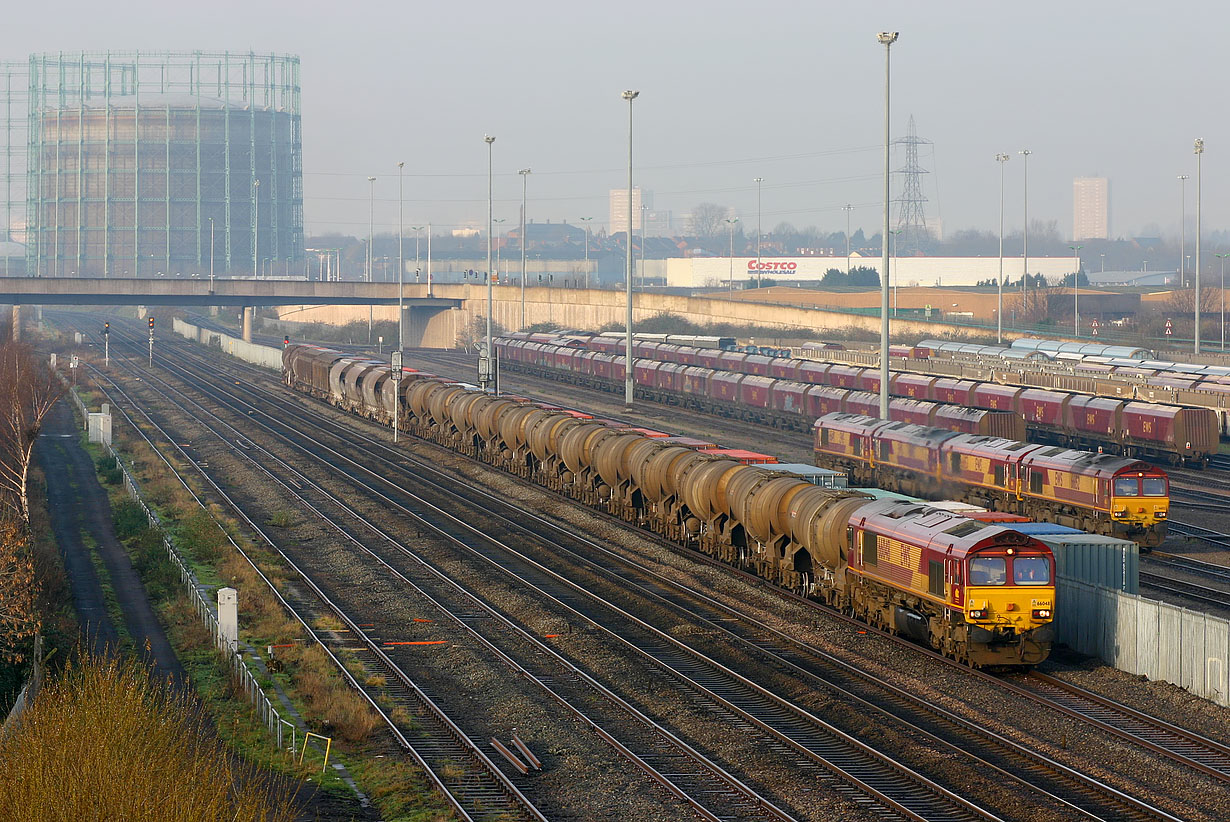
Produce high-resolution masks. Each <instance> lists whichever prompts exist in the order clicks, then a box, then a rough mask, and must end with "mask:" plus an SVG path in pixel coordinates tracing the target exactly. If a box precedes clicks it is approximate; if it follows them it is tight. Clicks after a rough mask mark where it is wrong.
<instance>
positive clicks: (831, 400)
mask: <svg viewBox="0 0 1230 822" xmlns="http://www.w3.org/2000/svg"><path fill="white" fill-rule="evenodd" d="M495 345H496V350H497V351H498V352H499V356H500V362H501V367H502V368H505V369H508V370H513V371H523V372H526V373H532V374H537V375H539V376H547V377H550V378H551V379H556V380H561V381H564V382H570V383H573V384H575V385H583V386H586V387H588V388H597V389H601V390H605V391H615V392H622V391H623V390H624V361H623V357H622V356H620V355H617V354H599V353H595V352H589V351H584V350H581V349H578V348H572V347H569V346H567V345H555V344H552V343H539V342H530V341H526V340H514V339H506V338H500V339H497V340H496V341H495ZM633 381H634V383H635V385H636V392H637V395H638V396H642V397H645V398H647V399H651V400H654V401H655V402H661V403H664V404H667V405H677V406H680V407H683V408H690V409H695V410H698V411H704V412H705V413H709V414H717V415H719V416H724V417H732V418H735V419H742V420H749V421H752V422H759V423H763V424H766V425H772V426H774V427H775V428H781V429H785V430H794V431H802V432H804V433H811V429H812V422H813V421H814V420H815V419H816V417H820V416H823V415H824V414H828V413H831V412H834V411H847V412H851V413H860V414H871V413H877V411H876V409H879V407H880V399H879V397H878V396H877V395H875V394H871V393H869V392H866V391H858V390H853V389H847V388H832V387H829V386H823V385H808V384H806V383H801V382H797V381H795V380H790V379H776V378H774V377H766V376H756V375H751V374H740V373H737V372H731V371H722V370H714V369H712V368H705V367H703V366H699V365H681V364H678V363H670V362H659V361H657V360H650V359H640V360H637V361H636V365H635V367H634V368H633ZM889 416H890V418H891V419H894V420H899V421H902V422H910V423H918V424H921V425H934V426H938V427H940V428H947V429H949V430H952V431H959V432H962V433H966V434H986V435H990V436H997V437H1007V438H1009V439H1024V438H1025V421H1024V420H1022V419H1021V417H1019V416H1018V415H1017V414H1014V413H1013V412H1011V411H988V410H986V409H982V408H967V407H964V406H960V405H949V404H943V403H934V402H929V401H927V400H915V399H904V398H894V399H893V400H892V402H891V403H890V405H889Z"/></svg>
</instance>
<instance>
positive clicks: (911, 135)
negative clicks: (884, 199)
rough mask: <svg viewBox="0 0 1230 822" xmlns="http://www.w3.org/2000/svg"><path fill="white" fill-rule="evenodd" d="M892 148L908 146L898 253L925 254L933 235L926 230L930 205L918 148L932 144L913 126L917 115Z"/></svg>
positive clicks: (903, 170) (899, 213)
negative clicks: (921, 252) (919, 252)
mask: <svg viewBox="0 0 1230 822" xmlns="http://www.w3.org/2000/svg"><path fill="white" fill-rule="evenodd" d="M893 145H899V146H905V167H904V168H899V169H897V171H896V173H897V174H898V175H900V176H901V196H900V197H898V198H897V231H898V232H899V233H898V234H897V242H896V246H897V252H898V253H899V254H906V255H909V254H914V253H915V252H918V251H925V250H926V249H927V248H928V247H929V246H930V244H931V240H932V237H931V232H930V231H928V230H927V215H926V211H925V207H924V204H925V203H926V202H927V198H926V196H925V195H924V194H923V191H922V175H924V174H927V173H928V172H927V170H926V169H924V168H923V167H922V166H921V165H920V164H919V162H918V147H919V146H920V145H931V141H930V140H924V139H922V138H921V137H919V136H918V131H917V130H916V129H915V127H914V115H913V114H911V115H910V123H909V126H908V127H907V128H906V133H905V136H904V137H902V138H901V139H899V140H894V141H893Z"/></svg>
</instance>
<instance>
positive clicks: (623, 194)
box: [611, 187, 643, 234]
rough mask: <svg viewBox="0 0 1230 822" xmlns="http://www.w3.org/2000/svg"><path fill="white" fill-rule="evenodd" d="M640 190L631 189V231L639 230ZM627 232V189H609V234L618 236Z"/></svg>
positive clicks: (637, 188)
mask: <svg viewBox="0 0 1230 822" xmlns="http://www.w3.org/2000/svg"><path fill="white" fill-rule="evenodd" d="M642 201H643V200H642V197H641V190H640V188H639V187H634V188H633V189H632V229H633V230H634V231H640V230H641V205H642ZM627 230H628V189H626V188H613V189H611V233H612V234H619V233H622V232H624V231H627Z"/></svg>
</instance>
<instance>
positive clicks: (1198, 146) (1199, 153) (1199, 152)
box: [1192, 137, 1204, 354]
mask: <svg viewBox="0 0 1230 822" xmlns="http://www.w3.org/2000/svg"><path fill="white" fill-rule="evenodd" d="M1192 150H1193V151H1194V152H1195V154H1196V260H1195V263H1196V276H1195V285H1196V297H1195V299H1194V300H1193V301H1192V302H1193V304H1194V305H1195V306H1196V328H1195V329H1194V331H1193V333H1192V348H1193V350H1194V351H1195V353H1196V354H1199V353H1200V178H1201V174H1200V161H1201V159H1202V158H1203V157H1204V138H1203V137H1197V138H1196V142H1195V144H1194V146H1193V149H1192Z"/></svg>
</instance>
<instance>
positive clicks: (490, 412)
mask: <svg viewBox="0 0 1230 822" xmlns="http://www.w3.org/2000/svg"><path fill="white" fill-rule="evenodd" d="M521 405H522V403H519V402H517V401H516V400H506V399H493V400H492V401H491V402H490V403H489V404H488V405H486V406H484V407H483V408H482V410H481V411H479V412H478V419H477V423H478V434H479V436H481V437H482V438H483V439H484V440H487V441H488V442H490V441H491V440H493V439H495V438H496V436H498V435H499V433H500V418H501V417H502V416H504V415H505V414H507V413H508V412H509V411H511V410H513V409H514V408H519V407H521Z"/></svg>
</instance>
